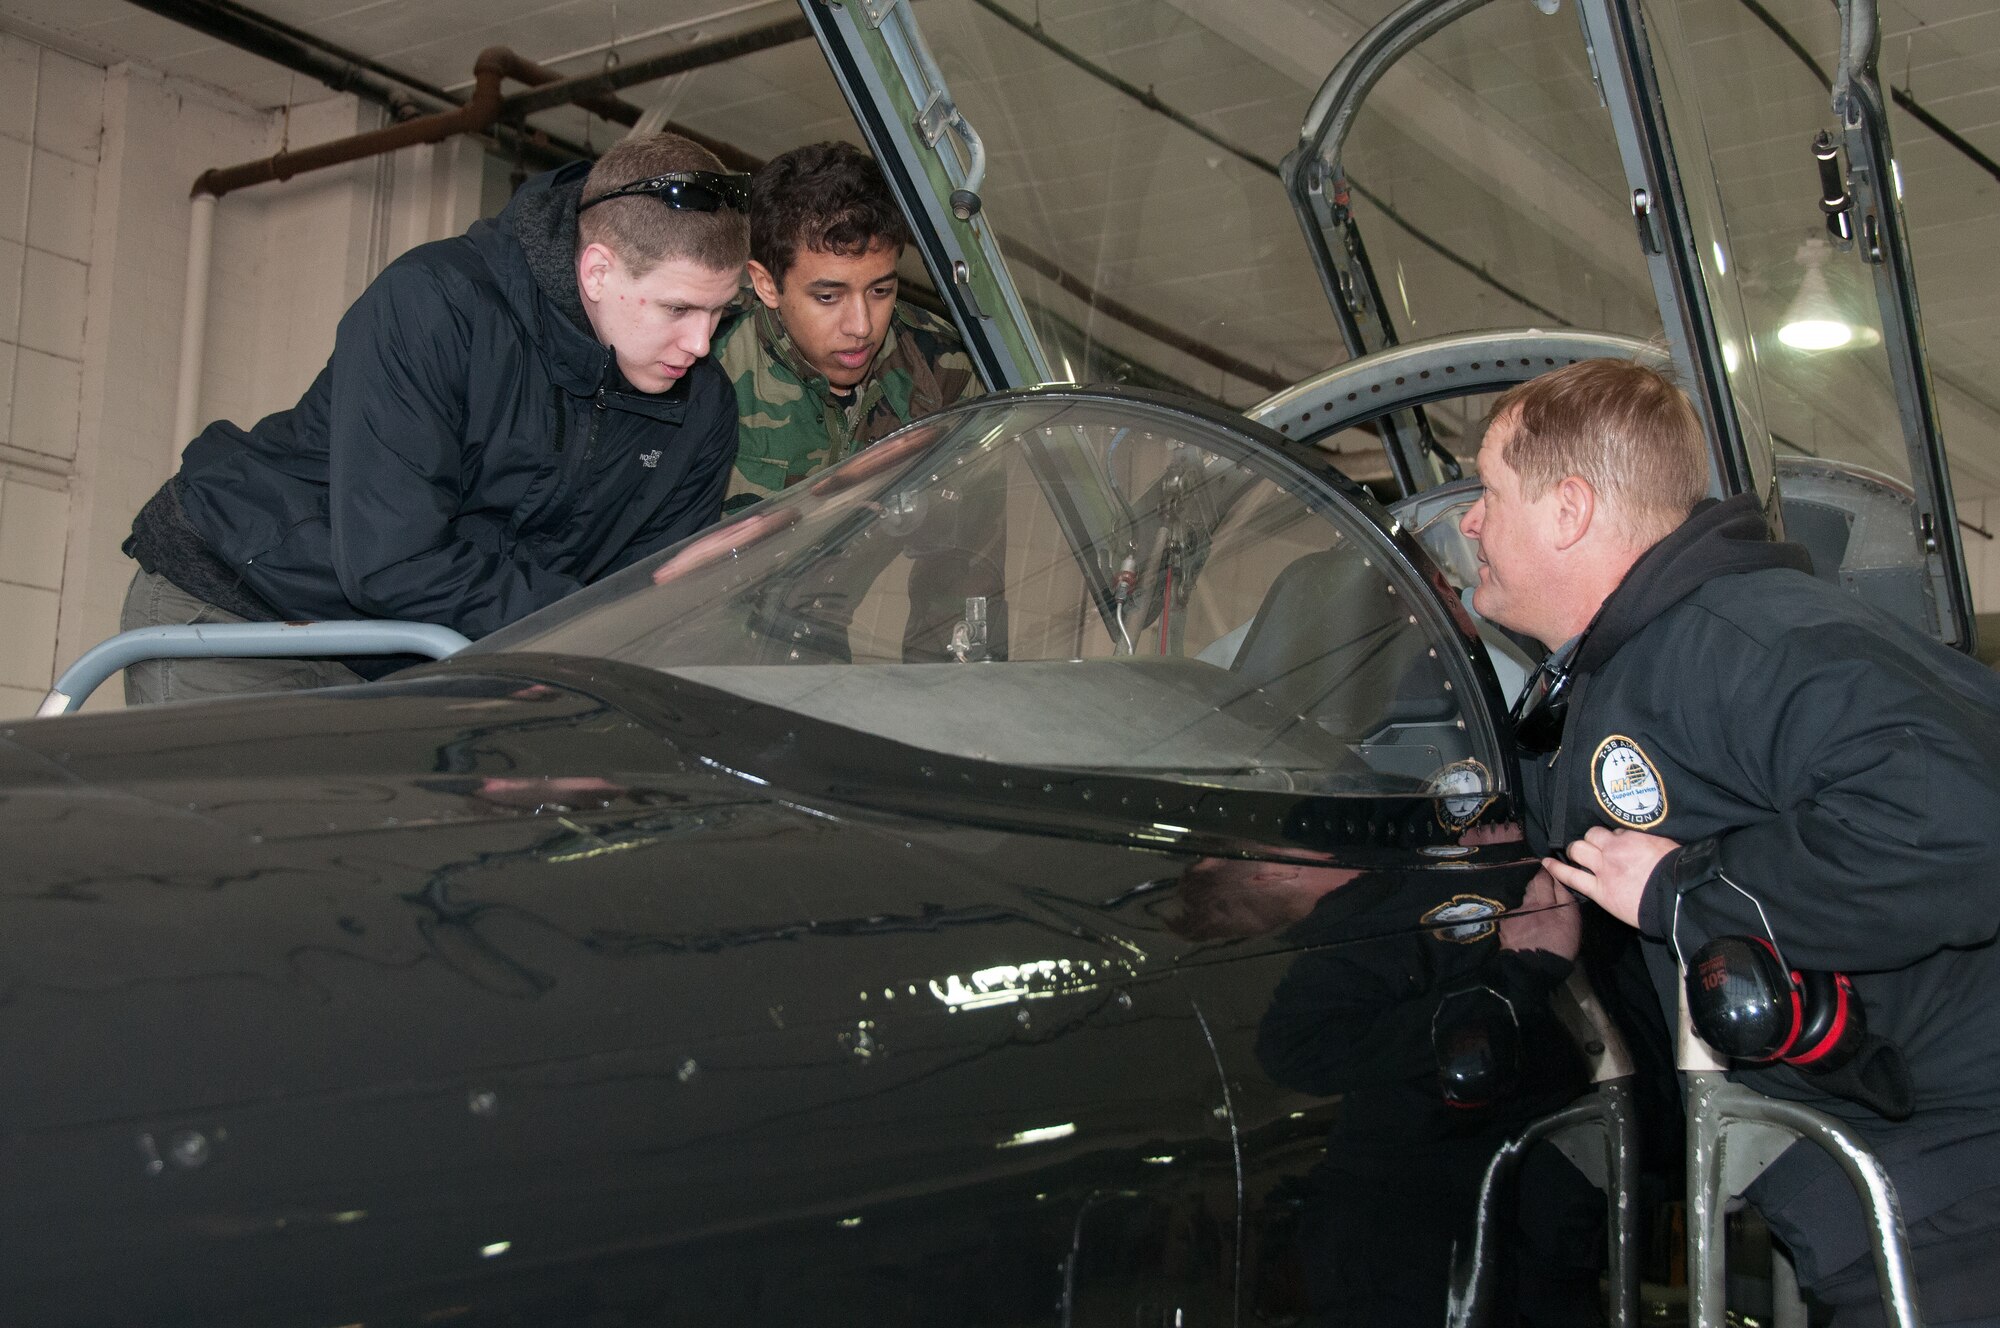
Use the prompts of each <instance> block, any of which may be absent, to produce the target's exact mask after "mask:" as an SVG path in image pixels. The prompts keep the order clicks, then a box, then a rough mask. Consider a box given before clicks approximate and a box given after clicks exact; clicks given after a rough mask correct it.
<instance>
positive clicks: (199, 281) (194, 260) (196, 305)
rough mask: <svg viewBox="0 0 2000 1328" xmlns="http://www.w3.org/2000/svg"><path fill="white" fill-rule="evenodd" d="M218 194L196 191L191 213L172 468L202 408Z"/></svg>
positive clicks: (169, 460) (176, 389)
mask: <svg viewBox="0 0 2000 1328" xmlns="http://www.w3.org/2000/svg"><path fill="white" fill-rule="evenodd" d="M214 235H215V195H213V194H196V195H195V197H194V206H193V210H192V211H191V212H190V214H189V216H188V257H187V293H186V296H185V298H184V299H183V300H182V302H181V364H180V377H179V379H178V380H177V382H176V384H175V387H174V435H173V448H174V454H173V455H172V456H169V457H168V458H167V461H168V465H169V469H175V468H178V466H179V464H180V449H181V448H182V447H184V446H186V444H187V441H188V439H190V438H192V437H194V430H195V425H196V424H197V423H198V422H199V416H198V414H197V412H198V411H199V410H200V408H201V364H202V354H203V351H204V349H205V348H206V343H207V337H208V268H209V259H210V256H211V255H212V254H213V253H214V248H215V246H214Z"/></svg>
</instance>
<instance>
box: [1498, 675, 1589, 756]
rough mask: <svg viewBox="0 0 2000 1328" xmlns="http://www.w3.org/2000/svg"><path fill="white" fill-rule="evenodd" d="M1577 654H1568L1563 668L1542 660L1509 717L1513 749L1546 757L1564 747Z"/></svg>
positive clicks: (1508, 714)
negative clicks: (1572, 672) (1570, 680)
mask: <svg viewBox="0 0 2000 1328" xmlns="http://www.w3.org/2000/svg"><path fill="white" fill-rule="evenodd" d="M1577 653H1578V652H1577V651H1575V650H1571V651H1569V652H1568V653H1567V654H1565V655H1564V656H1563V660H1562V662H1561V663H1560V664H1554V663H1551V662H1550V660H1549V659H1545V660H1543V661H1542V662H1541V664H1540V665H1538V666H1537V667H1536V669H1535V673H1534V676H1533V677H1531V678H1529V679H1528V685H1527V687H1526V688H1525V689H1523V690H1522V692H1521V696H1520V699H1519V700H1517V701H1515V702H1514V708H1513V709H1512V710H1511V711H1509V712H1508V713H1507V724H1508V726H1509V727H1510V728H1512V729H1513V730H1514V745H1515V746H1516V747H1518V748H1519V749H1520V750H1522V751H1524V752H1526V753H1528V754H1529V755H1530V756H1547V755H1548V754H1549V753H1550V752H1552V751H1554V750H1555V749H1556V748H1558V747H1560V746H1562V738H1563V721H1564V720H1565V719H1567V718H1568V717H1569V678H1570V669H1571V667H1572V666H1573V665H1574V664H1575V663H1576V657H1577ZM1553 658H1554V657H1553V656H1551V657H1550V659H1553Z"/></svg>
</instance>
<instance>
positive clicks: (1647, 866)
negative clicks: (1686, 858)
mask: <svg viewBox="0 0 2000 1328" xmlns="http://www.w3.org/2000/svg"><path fill="white" fill-rule="evenodd" d="M1679 847H1680V843H1679V841H1677V840H1672V839H1668V838H1667V837H1666V836H1665V835H1648V834H1642V833H1641V832H1639V831H1637V830H1606V829H1605V828H1604V827H1603V826H1601V825H1594V826H1592V827H1590V829H1589V830H1587V831H1585V832H1584V836H1583V838H1582V839H1577V840H1572V841H1571V842H1570V846H1569V848H1568V849H1567V850H1566V851H1567V852H1568V854H1569V861H1568V862H1564V861H1562V860H1561V859H1559V858H1543V859H1542V866H1543V868H1545V869H1546V870H1547V871H1548V873H1549V875H1551V876H1553V877H1555V879H1556V881H1557V882H1558V883H1559V884H1562V885H1566V886H1568V887H1569V888H1570V889H1572V890H1574V891H1576V892H1577V893H1578V894H1580V895H1582V896H1583V897H1584V898H1586V899H1589V900H1591V901H1592V902H1594V903H1595V904H1596V905H1597V906H1598V907H1599V908H1601V909H1603V910H1604V911H1605V912H1606V913H1609V914H1610V915H1611V916H1612V917H1614V918H1617V919H1618V920H1619V921H1620V922H1623V923H1625V924H1627V925H1628V926H1633V927H1636V926H1638V925H1639V899H1640V896H1642V895H1644V894H1645V893H1646V881H1647V880H1648V878H1650V877H1651V876H1652V874H1653V868H1655V867H1657V866H1658V865H1659V863H1660V859H1661V858H1664V857H1666V856H1667V854H1669V853H1671V852H1673V851H1674V850H1675V849H1677V848H1679Z"/></svg>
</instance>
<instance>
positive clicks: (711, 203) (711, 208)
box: [576, 171, 750, 213]
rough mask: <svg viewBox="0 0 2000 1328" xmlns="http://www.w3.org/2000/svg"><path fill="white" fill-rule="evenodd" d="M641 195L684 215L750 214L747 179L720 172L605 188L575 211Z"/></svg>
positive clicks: (688, 173) (692, 173) (680, 174)
mask: <svg viewBox="0 0 2000 1328" xmlns="http://www.w3.org/2000/svg"><path fill="white" fill-rule="evenodd" d="M641 194H644V195H646V196H647V197H649V198H657V199H659V200H660V201H661V202H662V203H665V204H666V205H667V206H668V207H670V208H679V209H682V210H683V211H687V212H717V211H720V210H721V209H723V208H729V209H731V210H732V211H735V212H743V213H748V212H749V211H750V177H749V176H747V175H724V174H722V173H721V172H719V171H668V172H667V173H666V174H665V175H655V176H651V177H649V178H647V179H644V180H634V181H632V183H630V184H621V185H619V186H618V187H617V188H616V189H607V190H605V191H604V192H603V193H601V194H599V195H598V196H597V197H596V198H593V199H591V200H590V201H589V202H587V203H579V204H577V208H576V210H577V211H578V212H579V213H581V212H584V211H586V210H588V209H590V208H594V207H596V206H597V205H598V204H599V203H605V202H609V201H610V200H611V199H614V198H637V197H639V196H640V195H641Z"/></svg>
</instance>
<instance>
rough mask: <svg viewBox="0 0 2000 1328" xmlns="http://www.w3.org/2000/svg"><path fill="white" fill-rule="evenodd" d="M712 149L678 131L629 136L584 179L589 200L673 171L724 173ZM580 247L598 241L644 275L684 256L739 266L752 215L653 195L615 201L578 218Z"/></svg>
mask: <svg viewBox="0 0 2000 1328" xmlns="http://www.w3.org/2000/svg"><path fill="white" fill-rule="evenodd" d="M722 169H723V166H722V162H721V161H720V160H718V159H717V158H716V155H715V154H714V153H713V152H710V151H709V150H708V149H707V148H705V147H703V146H701V145H700V144H699V143H695V142H693V141H691V140H689V139H685V138H682V137H681V136H680V135H679V134H666V133H661V134H652V135H649V136H647V137H645V138H628V139H626V140H625V141H624V142H622V143H620V144H618V145H617V146H615V147H613V148H612V149H611V150H610V151H609V152H607V153H605V154H604V155H603V156H602V157H599V158H598V159H597V164H596V165H594V166H592V167H591V168H590V175H589V177H588V178H586V179H585V180H584V182H583V196H582V197H581V198H580V199H579V200H578V201H579V202H580V203H588V202H590V200H592V199H593V198H598V197H601V196H602V195H604V194H608V193H610V192H611V191H612V190H613V189H617V188H619V187H620V186H622V185H628V184H631V183H632V182H633V181H634V180H648V179H651V178H652V177H653V176H655V175H666V174H669V173H670V172H673V171H721V170H722ZM576 244H577V251H578V252H579V253H580V252H582V250H583V248H584V247H585V246H586V245H592V244H601V245H603V246H605V247H606V248H607V249H609V250H611V252H612V253H614V254H617V255H618V261H619V262H621V263H623V264H624V265H625V266H626V267H627V268H629V269H631V272H632V275H633V276H635V277H643V276H645V275H646V274H647V273H648V272H651V271H652V270H653V269H654V268H656V267H658V266H659V265H660V264H661V263H664V262H666V261H667V260H668V259H686V260H688V261H690V262H694V263H699V264H700V265H701V266H703V267H705V268H708V269H709V270H711V271H714V272H727V271H731V270H733V269H735V268H739V267H742V266H743V263H744V261H745V260H746V259H748V258H749V257H750V219H749V218H748V217H746V216H744V215H743V214H742V213H741V212H737V211H734V210H732V209H730V208H718V209H717V210H715V211H714V212H696V211H693V210H690V209H685V208H670V207H667V206H665V205H663V204H662V203H660V201H659V200H657V199H653V198H643V197H632V198H614V199H611V200H610V201H609V202H605V203H600V204H598V205H597V206H596V207H594V208H591V209H590V210H589V211H588V212H585V213H584V214H583V215H581V216H579V217H578V218H577V219H576Z"/></svg>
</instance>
